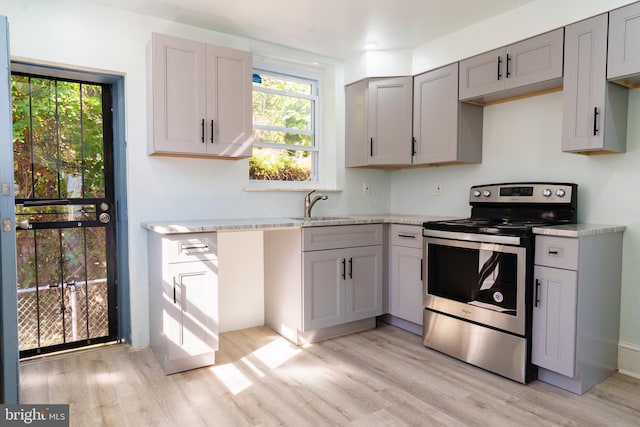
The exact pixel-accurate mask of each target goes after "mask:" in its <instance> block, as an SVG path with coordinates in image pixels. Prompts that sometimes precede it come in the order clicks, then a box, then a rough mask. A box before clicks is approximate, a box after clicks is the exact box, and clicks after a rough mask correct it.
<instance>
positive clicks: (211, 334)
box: [163, 261, 218, 360]
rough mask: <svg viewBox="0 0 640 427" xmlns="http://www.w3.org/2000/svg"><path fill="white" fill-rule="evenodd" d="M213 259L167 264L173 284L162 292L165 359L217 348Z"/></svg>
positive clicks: (216, 306) (216, 287)
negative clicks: (167, 346)
mask: <svg viewBox="0 0 640 427" xmlns="http://www.w3.org/2000/svg"><path fill="white" fill-rule="evenodd" d="M216 264H217V263H216V262H214V261H206V262H188V263H178V264H170V265H169V270H168V272H169V277H171V278H172V280H173V283H172V285H173V286H170V287H169V290H170V293H169V295H166V294H165V296H164V297H165V308H164V310H163V324H164V332H165V334H166V338H167V340H168V345H169V351H168V355H169V356H168V357H169V360H176V359H181V358H184V357H189V356H197V355H200V354H205V353H211V352H213V351H215V350H217V349H218V279H217V274H216V272H217V267H216Z"/></svg>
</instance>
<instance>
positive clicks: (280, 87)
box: [249, 64, 319, 183]
mask: <svg viewBox="0 0 640 427" xmlns="http://www.w3.org/2000/svg"><path fill="white" fill-rule="evenodd" d="M262 65H265V66H264V68H254V70H253V79H252V80H253V104H252V106H253V139H254V143H253V152H252V157H251V159H250V160H249V179H250V180H252V181H260V182H279V183H283V182H291V183H293V182H318V148H319V147H318V141H319V138H318V131H317V129H318V103H319V96H318V79H316V78H310V77H309V76H308V74H309V73H305V72H304V71H298V70H295V69H291V70H282V69H281V68H282V67H278V68H279V69H278V70H273V69H271V68H270V67H268V64H262Z"/></svg>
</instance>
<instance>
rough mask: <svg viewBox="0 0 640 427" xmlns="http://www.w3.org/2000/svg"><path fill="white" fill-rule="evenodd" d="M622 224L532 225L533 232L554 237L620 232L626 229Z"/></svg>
mask: <svg viewBox="0 0 640 427" xmlns="http://www.w3.org/2000/svg"><path fill="white" fill-rule="evenodd" d="M626 228H627V227H626V226H624V225H604V224H565V225H552V226H549V227H534V228H533V230H532V231H533V233H534V234H541V235H545V236H556V237H584V236H593V235H596V234H607V233H620V232H623V231H624V230H626Z"/></svg>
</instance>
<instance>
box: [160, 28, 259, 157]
mask: <svg viewBox="0 0 640 427" xmlns="http://www.w3.org/2000/svg"><path fill="white" fill-rule="evenodd" d="M150 71H151V79H150V82H151V88H150V91H149V94H150V98H151V99H150V106H151V108H152V113H151V115H150V129H149V130H150V132H149V134H150V139H149V147H148V152H149V154H165V155H188V156H211V157H225V158H241V157H247V156H249V155H250V154H251V142H252V138H251V131H252V112H251V98H252V88H251V73H252V58H251V53H249V52H245V51H240V50H235V49H228V48H224V47H220V46H213V45H208V44H205V43H200V42H196V41H191V40H184V39H180V38H176V37H171V36H167V35H163V34H155V33H154V34H153V36H152V43H151V70H150Z"/></svg>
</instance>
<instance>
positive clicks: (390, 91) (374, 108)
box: [345, 77, 413, 167]
mask: <svg viewBox="0 0 640 427" xmlns="http://www.w3.org/2000/svg"><path fill="white" fill-rule="evenodd" d="M412 81H413V79H412V77H394V78H385V79H368V80H362V81H359V82H356V83H353V84H351V85H347V86H346V87H345V102H346V111H345V118H346V122H345V150H346V151H345V164H346V166H347V167H361V166H403V165H410V164H411V156H412V155H411V141H412V140H411V117H412V100H413V96H412V94H413V92H412Z"/></svg>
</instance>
